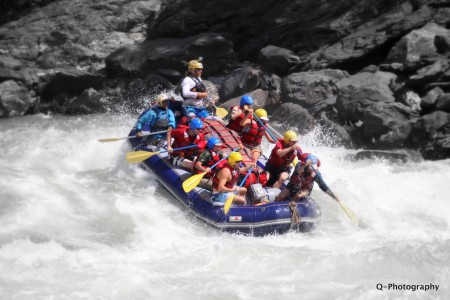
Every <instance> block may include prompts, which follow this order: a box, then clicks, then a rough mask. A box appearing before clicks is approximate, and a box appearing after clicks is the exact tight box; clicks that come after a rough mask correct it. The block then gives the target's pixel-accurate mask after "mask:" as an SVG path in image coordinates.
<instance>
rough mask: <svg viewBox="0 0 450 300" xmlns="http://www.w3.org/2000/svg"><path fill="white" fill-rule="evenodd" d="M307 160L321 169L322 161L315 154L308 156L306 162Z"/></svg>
mask: <svg viewBox="0 0 450 300" xmlns="http://www.w3.org/2000/svg"><path fill="white" fill-rule="evenodd" d="M307 160H311V162H312V164H313V165H317V167H320V160H319V159H318V158H317V156H315V155H314V154H308V155H307V156H306V159H305V161H307Z"/></svg>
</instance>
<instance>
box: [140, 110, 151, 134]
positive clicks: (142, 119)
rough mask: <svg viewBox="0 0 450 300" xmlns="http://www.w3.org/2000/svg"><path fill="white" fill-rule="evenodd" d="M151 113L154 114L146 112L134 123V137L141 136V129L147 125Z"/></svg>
mask: <svg viewBox="0 0 450 300" xmlns="http://www.w3.org/2000/svg"><path fill="white" fill-rule="evenodd" d="M152 113H153V114H154V111H153V110H149V111H148V112H146V113H145V114H143V115H142V116H141V117H140V118H139V119H138V121H137V122H136V136H137V137H141V136H142V127H144V125H145V124H146V123H149V121H150V118H151V116H152Z"/></svg>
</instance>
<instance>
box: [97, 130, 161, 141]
mask: <svg viewBox="0 0 450 300" xmlns="http://www.w3.org/2000/svg"><path fill="white" fill-rule="evenodd" d="M166 132H167V130H163V131H155V132H149V133H144V134H142V136H143V137H144V136H148V135H154V134H160V133H166ZM137 137H138V136H135V135H132V136H125V137H120V138H106V139H98V140H97V141H99V142H100V143H109V142H117V141H120V140H126V139H134V138H137Z"/></svg>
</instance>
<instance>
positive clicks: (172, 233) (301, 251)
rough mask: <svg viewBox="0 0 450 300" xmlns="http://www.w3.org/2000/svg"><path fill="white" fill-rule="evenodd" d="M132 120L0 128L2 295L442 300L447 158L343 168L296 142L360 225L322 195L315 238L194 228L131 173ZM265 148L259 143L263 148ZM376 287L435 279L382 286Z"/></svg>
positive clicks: (342, 153) (310, 143) (328, 152)
mask: <svg viewBox="0 0 450 300" xmlns="http://www.w3.org/2000/svg"><path fill="white" fill-rule="evenodd" d="M134 122H135V119H134V117H131V116H123V115H122V116H118V115H94V116H83V117H62V116H45V115H36V116H28V117H23V118H14V119H8V120H0V140H1V141H2V143H1V151H2V155H1V157H0V168H1V170H2V172H1V175H0V268H1V270H2V272H1V275H0V298H1V299H174V298H180V299H232V298H234V299H273V298H277V299H445V298H446V297H445V296H446V295H448V294H449V290H448V282H449V279H450V266H449V263H448V261H449V259H450V257H449V256H450V254H449V251H448V249H449V247H450V242H449V241H450V239H449V236H450V234H449V224H450V206H449V204H448V199H449V198H448V195H449V194H450V187H449V185H448V181H449V178H450V161H449V160H445V161H437V162H427V161H424V162H417V163H413V162H410V163H404V164H401V163H392V162H389V161H387V160H374V159H365V160H359V161H352V160H349V159H348V157H349V155H351V154H354V152H355V151H354V150H346V149H343V148H331V147H327V146H324V145H323V144H321V143H318V142H317V141H316V139H317V138H316V139H315V136H316V135H314V134H313V135H311V136H309V135H308V136H306V137H303V138H302V140H301V145H302V148H303V150H304V151H306V152H312V153H315V154H316V155H317V156H318V157H319V158H320V160H321V162H322V166H321V168H320V169H321V172H322V175H323V176H324V179H325V181H326V182H327V183H328V185H329V186H330V187H331V189H332V190H333V192H334V193H335V194H337V195H338V196H339V197H340V198H341V199H342V200H343V201H344V202H345V203H346V204H347V205H348V206H349V207H350V208H351V209H352V210H353V211H354V212H355V213H356V214H357V215H358V216H359V217H360V218H361V220H363V221H364V222H365V223H366V224H367V226H368V227H367V228H366V229H359V228H355V226H354V225H353V224H352V223H351V221H350V220H349V219H348V218H347V217H346V215H345V214H344V213H343V211H342V209H341V208H340V207H339V206H338V205H337V203H336V202H335V201H334V200H332V199H331V198H329V197H328V196H327V195H325V194H324V193H322V192H321V191H320V190H319V189H318V188H317V187H316V189H315V190H314V192H313V196H314V198H315V199H317V201H318V203H319V205H320V206H321V208H322V213H323V218H322V222H321V224H320V226H319V227H318V228H317V230H315V231H314V232H312V233H308V234H299V233H288V234H286V235H280V236H267V237H263V238H256V237H246V236H239V235H230V234H225V233H221V232H218V231H216V230H213V229H210V228H208V227H207V226H206V225H205V224H203V223H202V222H200V221H198V220H195V219H194V218H193V217H192V216H191V215H190V214H189V213H188V212H186V210H184V209H183V208H182V207H181V206H180V205H179V204H177V203H176V201H175V199H174V198H172V197H171V196H170V194H169V193H168V192H167V191H165V190H164V189H163V188H162V187H161V186H160V185H159V184H158V183H157V181H156V180H155V179H154V176H153V174H151V173H147V172H145V171H144V170H142V169H141V168H139V167H138V166H135V165H132V166H130V165H128V164H127V163H126V162H125V160H124V157H125V154H126V152H127V151H130V149H129V148H128V146H127V144H126V142H124V141H119V142H113V143H98V142H97V141H96V140H97V139H99V138H105V137H122V136H126V135H127V134H128V130H129V129H130V128H131V127H132V126H133V124H134ZM270 149H271V146H270V145H269V144H264V152H265V153H266V154H268V153H269V152H270ZM378 283H381V284H389V283H396V284H429V283H433V284H439V285H440V288H439V290H438V291H437V292H436V291H428V292H424V291H415V292H412V291H404V290H403V291H394V290H384V291H379V290H377V289H376V285H377V284H378Z"/></svg>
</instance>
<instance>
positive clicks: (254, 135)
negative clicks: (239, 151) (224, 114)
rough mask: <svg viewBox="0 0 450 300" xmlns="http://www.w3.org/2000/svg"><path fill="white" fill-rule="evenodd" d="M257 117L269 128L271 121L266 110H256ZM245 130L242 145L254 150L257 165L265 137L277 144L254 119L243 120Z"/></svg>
mask: <svg viewBox="0 0 450 300" xmlns="http://www.w3.org/2000/svg"><path fill="white" fill-rule="evenodd" d="M255 115H256V116H257V117H258V118H259V120H260V121H261V122H262V123H263V124H264V126H266V128H267V126H268V123H267V122H268V121H269V119H268V118H267V111H266V110H265V109H262V108H259V109H257V110H255ZM242 124H243V128H242V132H241V140H242V144H243V145H244V146H245V147H247V148H249V149H250V150H252V156H253V162H254V163H255V164H256V162H257V161H258V158H259V157H260V156H261V153H262V149H261V142H262V138H263V136H265V137H266V138H267V140H268V141H269V142H270V143H272V144H276V142H277V141H275V140H274V139H273V138H272V137H271V136H270V134H269V133H268V132H267V131H266V129H265V128H264V126H263V125H261V124H260V123H259V121H256V120H255V119H253V118H245V119H244V120H243V123H242Z"/></svg>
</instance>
